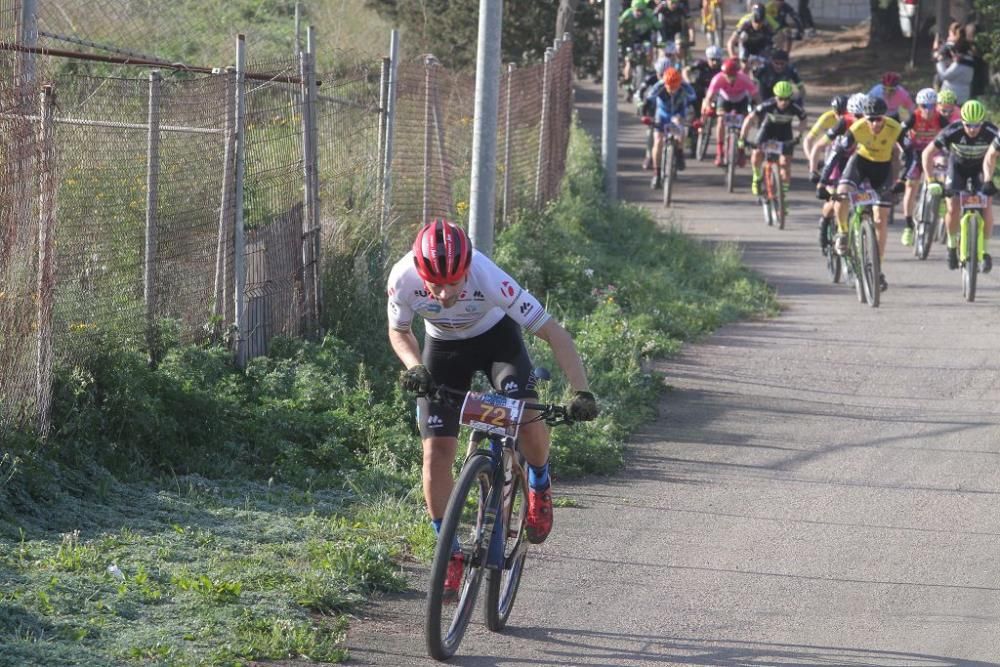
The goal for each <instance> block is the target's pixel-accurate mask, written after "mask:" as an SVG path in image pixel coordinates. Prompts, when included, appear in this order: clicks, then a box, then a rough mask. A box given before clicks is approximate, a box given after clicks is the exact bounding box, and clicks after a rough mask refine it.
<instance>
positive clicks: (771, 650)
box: [348, 85, 1000, 667]
mask: <svg viewBox="0 0 1000 667" xmlns="http://www.w3.org/2000/svg"><path fill="white" fill-rule="evenodd" d="M577 104H578V109H579V112H580V116H581V119H582V121H583V122H584V124H585V126H586V127H588V128H596V130H597V131H598V132H599V128H600V91H599V90H598V89H597V88H596V87H594V86H592V85H581V87H580V88H579V89H578V91H577ZM629 112H630V110H629V109H628V108H627V107H626V106H624V105H622V106H621V108H620V115H621V127H620V150H619V165H620V168H621V169H620V179H619V193H620V196H621V197H622V198H623V199H626V200H629V201H632V202H637V203H641V204H642V205H644V206H648V207H649V209H650V210H651V211H653V212H654V214H655V215H656V216H657V217H658V218H660V219H661V220H662V221H663V222H664V224H675V225H679V226H680V227H682V228H683V229H684V230H685V231H686V232H688V233H690V234H693V235H695V236H697V237H700V238H703V239H705V240H707V241H712V242H715V241H726V242H735V243H738V244H739V245H740V247H741V248H742V249H743V252H744V257H745V260H746V262H747V264H748V265H749V266H751V267H752V268H754V269H755V270H756V271H758V272H759V273H760V274H761V275H762V276H763V277H764V278H765V279H766V280H767V281H768V282H769V283H770V284H772V285H773V286H774V287H775V289H776V290H777V293H778V295H779V298H780V300H781V303H782V305H783V312H782V313H781V315H780V316H779V317H776V318H774V319H769V320H764V321H750V322H743V323H739V324H735V325H731V326H728V327H725V328H724V329H722V330H720V331H719V332H717V333H716V334H715V335H713V336H711V337H710V338H708V339H706V340H705V341H703V342H700V343H698V344H694V345H690V346H688V347H686V349H685V351H684V352H683V354H681V355H680V356H679V357H676V358H674V359H671V360H669V361H666V362H663V363H662V364H661V370H663V371H664V372H665V373H666V378H667V382H668V383H669V384H670V386H671V387H672V389H671V391H669V392H668V393H667V394H666V396H665V398H664V400H663V402H662V405H661V410H660V417H659V419H658V420H657V421H655V422H653V423H650V424H648V425H647V426H646V427H645V428H644V429H642V431H641V432H640V433H638V434H637V435H636V437H635V438H634V441H633V442H632V443H631V445H630V447H629V450H628V455H627V464H626V467H625V470H624V472H623V473H622V474H620V475H618V476H616V477H614V478H611V479H594V480H590V481H587V482H585V483H580V484H574V485H568V484H563V485H559V486H558V487H557V488H556V490H555V492H556V494H557V495H564V496H569V497H572V498H573V499H574V500H575V501H576V502H577V503H578V505H579V507H575V508H559V509H557V510H556V515H555V529H554V531H553V534H552V536H551V537H550V538H549V540H548V541H547V542H546V543H545V544H544V545H542V546H541V547H537V548H533V549H532V551H531V552H530V556H529V561H528V568H529V569H528V571H527V574H526V579H525V582H524V584H523V585H522V588H521V592H520V594H519V596H518V600H517V605H516V608H515V610H514V613H513V615H512V618H511V621H510V626H509V627H508V629H507V630H506V631H505V632H504V633H503V634H499V635H497V634H491V633H489V632H488V631H486V629H485V627H484V626H483V625H482V624H481V621H480V620H479V619H480V618H481V614H478V613H477V615H476V616H475V617H474V620H473V624H472V625H471V626H470V630H469V633H468V634H467V635H466V638H465V641H464V643H463V644H462V647H461V650H460V655H458V656H456V657H455V658H453V659H452V661H451V664H456V665H783V666H784V665H824V666H826V665H880V666H890V665H891V666H897V665H907V666H909V665H913V666H920V667H937V666H941V665H969V666H971V665H977V666H985V665H1000V559H998V555H1000V548H998V547H1000V408H998V399H1000V388H998V386H997V384H998V378H1000V337H998V336H997V333H996V332H997V326H996V323H997V321H998V318H1000V284H998V280H997V278H996V277H994V276H993V275H990V276H984V277H982V280H981V285H980V292H979V296H978V298H977V301H976V302H975V303H973V304H968V303H965V302H964V301H963V300H962V295H961V286H960V278H959V275H958V273H957V272H950V271H948V269H947V267H946V265H945V263H944V259H943V253H942V249H941V248H940V247H938V246H935V248H934V249H933V250H932V254H931V258H930V259H929V260H928V261H927V262H919V261H917V260H916V259H915V258H913V256H912V253H911V252H910V250H909V249H904V248H903V247H902V246H901V245H900V244H899V240H898V239H899V233H900V229H901V228H900V226H899V225H896V226H894V227H890V232H891V237H892V238H891V244H890V247H889V250H888V255H887V260H886V263H885V269H884V270H885V273H886V276H887V278H888V280H889V283H890V289H889V291H888V292H886V293H885V294H884V295H883V303H882V306H881V307H880V308H878V309H877V310H873V309H870V308H868V307H865V306H862V305H861V304H859V303H858V302H857V300H856V298H855V296H854V293H853V290H851V289H849V288H847V287H846V286H844V285H833V284H830V283H829V281H828V279H827V275H826V272H825V267H824V265H823V264H822V258H821V256H820V254H819V250H818V247H817V242H816V231H815V230H816V215H817V212H818V204H817V202H815V200H813V199H812V197H811V187H810V186H809V185H808V183H807V182H806V181H805V180H804V179H802V176H804V174H805V170H804V168H803V164H802V162H801V159H800V160H799V161H798V162H797V164H796V165H795V169H796V170H797V172H798V178H797V179H796V182H795V184H794V186H793V191H792V193H791V194H790V202H791V204H790V209H791V211H790V219H789V223H788V225H787V229H786V230H784V231H778V230H776V229H773V228H767V227H765V226H764V224H763V222H762V217H761V215H760V210H759V207H758V206H757V205H756V203H755V202H754V200H753V198H752V197H751V196H750V195H749V193H748V188H749V170H746V171H745V172H744V173H743V174H742V182H741V188H740V191H739V192H737V193H734V194H727V193H726V192H725V190H724V186H723V173H722V171H721V170H719V169H716V168H715V167H713V166H711V165H710V163H708V162H706V163H702V164H698V163H695V162H693V161H690V160H689V163H688V164H689V167H688V169H687V171H685V172H684V173H683V174H682V175H681V178H680V181H679V183H678V189H677V191H676V203H675V206H674V207H673V209H672V210H671V211H670V212H669V213H668V212H666V211H665V210H664V209H663V208H662V206H661V205H660V204H659V203H658V201H657V200H658V199H659V193H653V192H651V191H650V190H649V187H648V180H649V177H648V172H643V171H641V170H640V169H639V166H640V162H641V155H642V145H643V129H644V128H643V127H642V126H641V125H639V124H638V123H637V122H636V120H635V118H634V116H631V115H630V113H629ZM812 117H813V118H815V114H812ZM624 231H625V230H623V232H624ZM994 243H996V241H994ZM422 569H423V568H414V572H413V574H414V584H413V589H412V592H411V593H409V594H406V595H403V596H398V597H392V598H387V599H384V600H381V601H379V602H377V603H376V604H375V605H373V606H372V607H370V608H368V609H366V610H365V612H364V614H363V615H362V617H361V618H358V619H356V620H355V621H354V623H353V624H352V629H351V632H350V635H349V639H348V646H349V648H350V650H351V653H352V659H353V660H354V662H353V663H352V664H377V665H419V664H434V663H433V662H432V661H429V660H427V659H426V658H425V653H424V647H423V636H422V623H423V592H422V585H423V578H422V577H423V572H422Z"/></svg>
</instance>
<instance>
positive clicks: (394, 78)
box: [379, 30, 399, 241]
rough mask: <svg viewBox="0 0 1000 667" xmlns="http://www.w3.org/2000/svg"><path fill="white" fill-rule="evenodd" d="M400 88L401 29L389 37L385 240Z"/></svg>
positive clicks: (383, 188)
mask: <svg viewBox="0 0 1000 667" xmlns="http://www.w3.org/2000/svg"><path fill="white" fill-rule="evenodd" d="M398 88H399V30H393V31H392V33H390V37H389V86H388V91H389V94H388V96H387V99H386V106H385V108H386V119H385V152H384V153H383V154H381V155H379V159H380V160H381V166H382V225H381V230H380V231H381V236H382V239H383V241H384V240H385V238H386V232H387V231H388V228H389V212H390V208H391V203H390V202H391V201H392V153H393V151H392V149H393V146H392V143H393V138H394V135H395V133H396V94H397V92H398Z"/></svg>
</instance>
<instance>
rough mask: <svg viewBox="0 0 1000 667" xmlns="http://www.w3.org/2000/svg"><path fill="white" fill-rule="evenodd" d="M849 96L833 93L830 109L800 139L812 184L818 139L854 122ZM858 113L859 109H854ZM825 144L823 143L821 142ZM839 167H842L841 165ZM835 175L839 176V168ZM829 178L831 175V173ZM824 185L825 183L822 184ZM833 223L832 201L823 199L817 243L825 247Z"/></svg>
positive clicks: (818, 160)
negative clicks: (828, 231) (849, 108)
mask: <svg viewBox="0 0 1000 667" xmlns="http://www.w3.org/2000/svg"><path fill="white" fill-rule="evenodd" d="M849 101H850V98H848V97H847V95H834V96H833V98H831V99H830V109H829V110H827V111H824V112H823V113H822V114H820V116H819V118H817V119H816V122H815V123H813V126H812V127H811V128H809V132H808V133H807V134H806V135H805V136H804V137H803V139H802V150H803V152H804V153H805V155H806V159H807V160H808V162H809V180H810V181H811V182H812V183H813V184H814V185H818V184H819V166H820V164H821V163H822V157H823V146H822V145H820V144H821V141H820V139H821V138H823V137H826V133H827V132H829V131H830V130H832V129H834V128H835V127H837V126H838V125H842V124H845V123H846V124H847V125H848V126H849V125H850V124H851V123H853V122H854V116H853V115H852V114H851V113H850V112H849V111H848V109H847V106H848V102H849ZM855 110H856V111H858V113H860V111H859V110H857V109H855ZM823 145H825V144H823ZM841 168H843V167H842V166H841ZM837 177H838V178H839V170H838V174H837ZM831 178H833V175H832V174H831ZM824 185H825V184H824ZM832 224H833V202H832V201H829V200H827V201H824V202H823V211H822V214H821V215H820V219H819V245H820V248H821V249H825V248H826V245H827V229H828V228H829V226H830V225H832Z"/></svg>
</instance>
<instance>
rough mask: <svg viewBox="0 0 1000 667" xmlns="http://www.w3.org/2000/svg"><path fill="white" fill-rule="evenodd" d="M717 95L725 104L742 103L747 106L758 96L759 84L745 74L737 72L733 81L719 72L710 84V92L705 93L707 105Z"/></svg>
mask: <svg viewBox="0 0 1000 667" xmlns="http://www.w3.org/2000/svg"><path fill="white" fill-rule="evenodd" d="M716 95H718V96H719V98H720V99H721V100H722V102H723V103H726V102H728V103H729V104H734V103H737V102H742V103H744V104H746V103H749V101H750V100H751V98H753V97H754V96H756V95H757V84H756V83H754V81H753V79H751V78H750V77H749V76H747V75H746V74H744V73H743V72H737V73H736V76H734V77H732V79H730V77H728V76H726V74H725V73H724V72H719V73H718V74H716V75H715V76H714V77H712V82H711V83H709V84H708V90H706V91H705V101H706V103H710V102H711V101H712V100H714V99H715V96H716ZM727 106H728V105H727Z"/></svg>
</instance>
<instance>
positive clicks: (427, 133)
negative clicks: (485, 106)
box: [420, 56, 437, 224]
mask: <svg viewBox="0 0 1000 667" xmlns="http://www.w3.org/2000/svg"><path fill="white" fill-rule="evenodd" d="M436 62H437V61H436V60H434V57H433V56H426V57H425V58H424V206H423V209H422V211H423V213H422V215H421V218H420V224H426V223H427V222H428V221H429V220H430V209H431V79H432V76H433V75H432V74H431V73H432V72H433V71H434V68H435V63H436Z"/></svg>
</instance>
